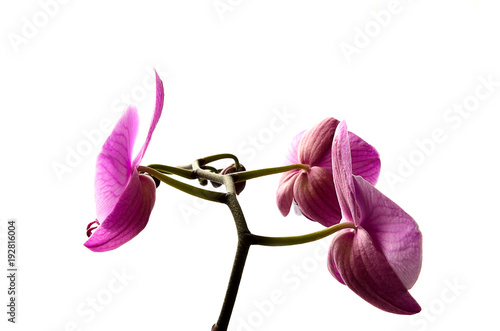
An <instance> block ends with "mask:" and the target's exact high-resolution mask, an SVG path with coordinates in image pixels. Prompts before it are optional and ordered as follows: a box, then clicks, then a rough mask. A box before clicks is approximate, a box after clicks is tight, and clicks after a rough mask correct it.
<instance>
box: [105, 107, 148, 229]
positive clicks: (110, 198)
mask: <svg viewBox="0 0 500 331" xmlns="http://www.w3.org/2000/svg"><path fill="white" fill-rule="evenodd" d="M138 125H139V116H138V115H137V109H136V108H135V107H134V106H130V107H128V108H127V109H126V110H125V112H124V113H123V115H122V117H121V118H120V120H119V121H118V123H117V124H116V125H115V127H114V129H113V132H111V135H110V136H109V137H108V139H107V140H106V142H105V143H104V145H103V147H102V150H101V153H100V154H99V155H98V156H97V169H96V176H95V201H96V208H97V219H98V220H104V219H105V218H106V217H107V216H108V215H109V213H111V211H112V210H113V208H114V207H115V205H116V203H117V201H118V199H119V198H120V196H121V194H122V193H123V191H124V190H125V187H126V186H127V183H128V181H129V178H130V175H131V173H132V165H131V160H132V151H133V148H134V142H135V138H136V136H137V129H138Z"/></svg>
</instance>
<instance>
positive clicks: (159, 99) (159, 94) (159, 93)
mask: <svg viewBox="0 0 500 331" xmlns="http://www.w3.org/2000/svg"><path fill="white" fill-rule="evenodd" d="M155 75H156V105H155V112H154V114H153V119H152V120H151V125H150V126H149V131H148V136H147V137H146V141H145V142H144V144H143V145H142V147H141V150H140V151H139V153H138V154H137V156H136V157H135V159H134V162H133V163H132V165H133V167H134V168H135V167H137V166H138V165H139V163H141V161H142V157H143V156H144V153H145V152H146V149H147V148H148V145H149V141H150V140H151V136H152V135H153V131H154V130H155V128H156V124H157V123H158V120H159V119H160V116H161V112H162V109H163V99H164V93H163V82H162V81H161V79H160V77H159V76H158V73H157V72H156V71H155Z"/></svg>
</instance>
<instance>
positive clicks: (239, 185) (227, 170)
mask: <svg viewBox="0 0 500 331" xmlns="http://www.w3.org/2000/svg"><path fill="white" fill-rule="evenodd" d="M245 170H246V169H245V167H244V166H243V164H240V166H239V168H238V169H236V167H235V166H234V163H233V164H231V165H230V166H228V167H226V168H225V169H224V170H222V171H221V173H220V174H221V175H227V174H232V173H235V172H239V171H245ZM245 185H246V182H240V183H236V184H234V186H235V188H236V194H238V195H239V194H240V193H241V192H242V191H243V189H244V188H245Z"/></svg>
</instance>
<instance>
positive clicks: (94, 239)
mask: <svg viewBox="0 0 500 331" xmlns="http://www.w3.org/2000/svg"><path fill="white" fill-rule="evenodd" d="M163 98H164V94H163V83H162V81H161V79H160V77H159V76H158V74H156V106H155V111H154V115H153V119H152V121H151V125H150V127H149V132H148V135H147V138H146V141H145V142H144V144H143V145H142V148H141V149H140V151H139V153H138V154H137V156H136V157H135V158H134V159H132V151H133V148H134V143H135V139H136V137H137V131H138V127H139V115H138V114H137V109H136V108H135V107H134V106H132V105H131V106H129V107H128V108H127V109H126V110H125V112H124V114H123V115H122V117H121V118H120V120H119V121H118V123H117V124H116V126H115V127H114V129H113V132H112V133H111V135H110V136H109V137H108V139H107V140H106V142H105V143H104V146H103V147H102V151H101V153H100V154H99V155H98V157H97V170H96V177H95V201H96V205H97V220H96V221H94V222H92V223H91V224H89V226H88V227H87V235H88V236H90V234H91V232H92V230H94V229H96V228H97V229H96V230H95V232H94V233H93V234H92V235H91V236H90V238H89V239H88V240H87V241H86V242H85V244H84V245H85V246H86V247H87V248H89V249H90V250H92V251H94V252H105V251H109V250H112V249H115V248H117V247H120V246H121V245H123V244H124V243H126V242H128V241H129V240H131V239H132V238H134V237H135V236H136V235H137V234H138V233H139V232H141V231H142V230H143V229H144V227H145V226H146V224H147V223H148V220H149V215H150V214H151V211H152V209H153V206H154V203H155V198H156V185H155V182H154V181H153V179H152V178H151V177H150V176H148V175H143V174H139V171H138V170H137V167H138V166H139V163H140V162H141V161H142V158H143V156H144V153H145V152H146V149H147V148H148V145H149V141H150V140H151V136H152V134H153V131H154V129H155V127H156V124H157V123H158V120H159V119H160V116H161V112H162V108H163ZM94 223H97V224H98V225H99V226H98V227H92V228H91V226H92V225H93V224H94Z"/></svg>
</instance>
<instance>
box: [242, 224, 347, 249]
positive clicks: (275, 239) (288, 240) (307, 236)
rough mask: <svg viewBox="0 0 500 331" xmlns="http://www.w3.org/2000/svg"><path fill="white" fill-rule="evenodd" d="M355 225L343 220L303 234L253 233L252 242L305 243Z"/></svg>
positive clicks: (275, 244)
mask: <svg viewBox="0 0 500 331" xmlns="http://www.w3.org/2000/svg"><path fill="white" fill-rule="evenodd" d="M355 228H356V225H355V224H354V223H353V222H344V223H339V224H335V225H332V226H330V227H328V228H326V229H323V230H320V231H316V232H312V233H308V234H304V235H301V236H291V237H265V236H257V235H253V234H252V237H253V241H252V244H255V245H261V246H291V245H298V244H305V243H308V242H311V241H316V240H319V239H322V238H325V237H327V236H329V235H331V234H333V233H335V232H337V231H339V230H343V229H355Z"/></svg>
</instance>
